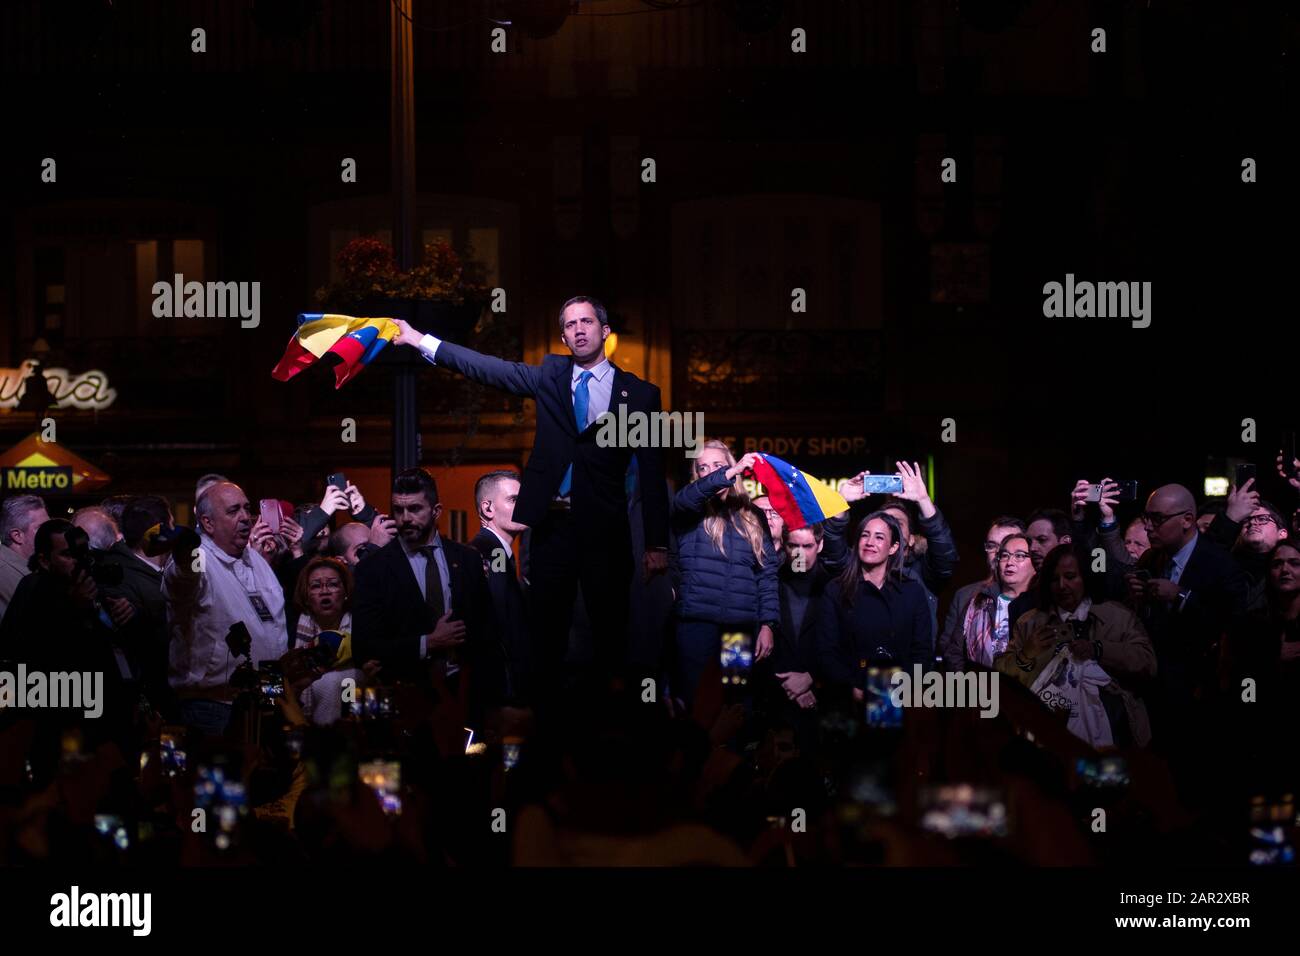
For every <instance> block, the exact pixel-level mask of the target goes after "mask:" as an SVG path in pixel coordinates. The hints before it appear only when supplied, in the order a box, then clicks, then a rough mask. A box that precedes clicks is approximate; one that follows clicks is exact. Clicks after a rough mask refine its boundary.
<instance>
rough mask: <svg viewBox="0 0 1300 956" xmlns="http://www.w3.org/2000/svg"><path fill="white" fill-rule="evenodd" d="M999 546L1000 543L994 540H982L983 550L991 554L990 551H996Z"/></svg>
mask: <svg viewBox="0 0 1300 956" xmlns="http://www.w3.org/2000/svg"><path fill="white" fill-rule="evenodd" d="M999 547H1000V545H999V544H998V543H997V542H996V541H985V542H984V550H985V551H987V552H988V553H989V554H992V553H993V552H994V551H996V550H997V549H998V548H999Z"/></svg>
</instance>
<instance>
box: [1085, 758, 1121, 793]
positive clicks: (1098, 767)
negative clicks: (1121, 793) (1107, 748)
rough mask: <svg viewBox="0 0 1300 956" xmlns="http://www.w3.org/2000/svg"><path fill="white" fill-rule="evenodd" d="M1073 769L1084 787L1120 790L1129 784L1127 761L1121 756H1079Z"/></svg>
mask: <svg viewBox="0 0 1300 956" xmlns="http://www.w3.org/2000/svg"><path fill="white" fill-rule="evenodd" d="M1075 769H1076V770H1077V771H1078V774H1079V781H1080V782H1081V783H1082V784H1083V785H1084V786H1085V787H1091V788H1094V789H1098V790H1122V789H1123V788H1124V787H1127V786H1128V784H1129V775H1128V762H1127V761H1126V760H1125V759H1124V758H1123V757H1097V758H1096V759H1089V758H1087V757H1080V758H1079V760H1078V762H1077V763H1076V765H1075Z"/></svg>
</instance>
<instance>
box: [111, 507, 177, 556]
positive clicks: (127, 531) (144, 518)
mask: <svg viewBox="0 0 1300 956" xmlns="http://www.w3.org/2000/svg"><path fill="white" fill-rule="evenodd" d="M170 519H171V509H170V508H169V507H168V506H167V499H166V498H162V497H160V496H158V495H140V496H138V497H136V498H132V499H131V501H130V503H128V504H127V506H126V508H124V509H123V511H122V522H121V525H122V540H123V541H125V542H126V546H127V547H128V548H138V547H140V541H141V540H142V539H143V538H144V534H145V532H146V531H148V530H149V529H150V528H152V527H153V526H154V525H156V524H160V525H162V526H163V527H166V526H167V522H168V521H169V520H170Z"/></svg>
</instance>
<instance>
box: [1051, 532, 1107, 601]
mask: <svg viewBox="0 0 1300 956" xmlns="http://www.w3.org/2000/svg"><path fill="white" fill-rule="evenodd" d="M1067 556H1073V557H1074V560H1075V561H1077V562H1078V564H1079V575H1080V576H1081V577H1082V578H1083V595H1084V597H1087V598H1090V599H1091V600H1092V603H1093V604H1100V603H1101V602H1102V601H1104V600H1106V578H1105V577H1104V576H1103V575H1100V574H1098V573H1097V572H1096V571H1094V570H1093V569H1092V557H1091V555H1089V554H1088V551H1087V549H1086V548H1084V547H1083V546H1081V545H1077V544H1073V543H1071V544H1058V545H1057V546H1056V547H1054V548H1053V549H1052V550H1051V551H1048V552H1047V554H1046V555H1044V556H1043V567H1042V569H1041V570H1040V571H1039V572H1038V578H1037V584H1038V609H1039V610H1040V611H1050V610H1051V609H1052V606H1053V603H1054V602H1053V599H1052V578H1054V577H1055V576H1056V566H1057V565H1058V564H1060V563H1061V559H1062V558H1064V557H1067Z"/></svg>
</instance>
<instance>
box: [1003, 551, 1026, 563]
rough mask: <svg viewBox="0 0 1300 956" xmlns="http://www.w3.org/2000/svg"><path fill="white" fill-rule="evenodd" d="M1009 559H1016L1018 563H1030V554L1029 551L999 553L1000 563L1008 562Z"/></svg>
mask: <svg viewBox="0 0 1300 956" xmlns="http://www.w3.org/2000/svg"><path fill="white" fill-rule="evenodd" d="M1007 558H1014V559H1015V560H1017V561H1028V560H1029V552H1028V551H999V552H998V560H999V561H1005V560H1007Z"/></svg>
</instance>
